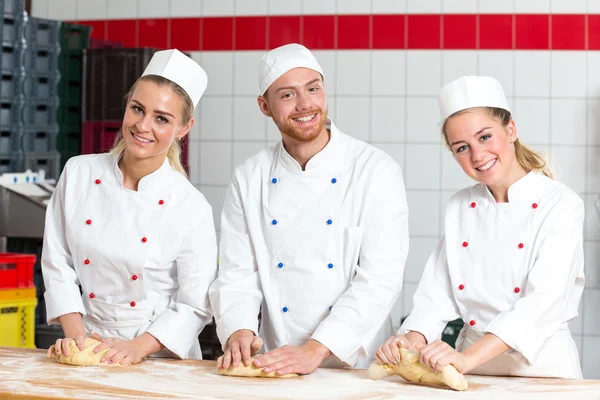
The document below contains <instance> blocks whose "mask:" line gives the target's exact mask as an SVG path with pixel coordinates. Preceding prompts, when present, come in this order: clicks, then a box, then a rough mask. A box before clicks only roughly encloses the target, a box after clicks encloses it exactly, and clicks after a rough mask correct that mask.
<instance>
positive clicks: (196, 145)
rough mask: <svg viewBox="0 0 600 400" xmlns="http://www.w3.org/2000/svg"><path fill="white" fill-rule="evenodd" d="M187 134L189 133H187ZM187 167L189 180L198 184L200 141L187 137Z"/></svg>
mask: <svg viewBox="0 0 600 400" xmlns="http://www.w3.org/2000/svg"><path fill="white" fill-rule="evenodd" d="M188 136H189V135H188ZM188 167H189V178H190V182H192V184H194V185H199V184H200V141H199V140H193V138H192V137H188Z"/></svg>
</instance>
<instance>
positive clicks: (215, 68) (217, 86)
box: [201, 51, 258, 96]
mask: <svg viewBox="0 0 600 400" xmlns="http://www.w3.org/2000/svg"><path fill="white" fill-rule="evenodd" d="M201 65H202V68H203V69H204V71H205V72H206V75H208V86H207V88H206V92H204V96H207V95H219V96H222V95H228V94H233V53H232V52H227V51H206V52H203V53H202V64H201ZM256 71H258V67H257V69H256ZM256 76H258V72H257V73H256ZM256 79H257V80H258V78H256Z"/></svg>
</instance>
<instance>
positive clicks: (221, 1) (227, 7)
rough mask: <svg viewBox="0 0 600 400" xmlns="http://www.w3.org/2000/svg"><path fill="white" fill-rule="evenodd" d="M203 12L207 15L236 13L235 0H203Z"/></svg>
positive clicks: (231, 14) (230, 14)
mask: <svg viewBox="0 0 600 400" xmlns="http://www.w3.org/2000/svg"><path fill="white" fill-rule="evenodd" d="M202 14H203V15H204V16H205V17H213V16H220V15H221V16H233V15H235V1H234V0H202Z"/></svg>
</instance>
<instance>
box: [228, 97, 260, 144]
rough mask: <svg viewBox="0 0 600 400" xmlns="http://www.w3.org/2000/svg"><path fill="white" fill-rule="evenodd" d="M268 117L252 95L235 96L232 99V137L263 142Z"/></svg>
mask: <svg viewBox="0 0 600 400" xmlns="http://www.w3.org/2000/svg"><path fill="white" fill-rule="evenodd" d="M267 121H268V118H266V117H265V116H264V114H263V113H262V112H261V111H260V108H259V107H258V104H257V102H256V98H255V97H254V96H236V97H235V98H234V100H233V139H234V140H258V141H261V143H263V145H264V143H265V139H266V137H267Z"/></svg>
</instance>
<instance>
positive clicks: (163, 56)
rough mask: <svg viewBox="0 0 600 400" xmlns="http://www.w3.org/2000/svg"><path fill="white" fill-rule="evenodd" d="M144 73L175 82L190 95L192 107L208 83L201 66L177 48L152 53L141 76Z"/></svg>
mask: <svg viewBox="0 0 600 400" xmlns="http://www.w3.org/2000/svg"><path fill="white" fill-rule="evenodd" d="M144 75H158V76H162V77H163V78H166V79H168V80H170V81H172V82H175V83H176V84H178V85H179V86H181V88H182V89H183V90H185V92H186V93H187V94H188V96H190V99H192V103H194V107H196V105H197V104H198V101H200V97H202V93H204V90H206V85H207V84H208V77H207V76H206V72H204V70H203V69H202V67H201V66H200V65H198V63H197V62H196V61H194V60H192V59H191V58H189V57H188V56H186V55H185V54H183V53H182V52H180V51H179V50H177V49H172V50H162V51H157V52H156V53H154V55H153V56H152V59H151V60H150V62H149V63H148V66H147V67H146V69H145V70H144V73H143V74H142V76H144Z"/></svg>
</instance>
